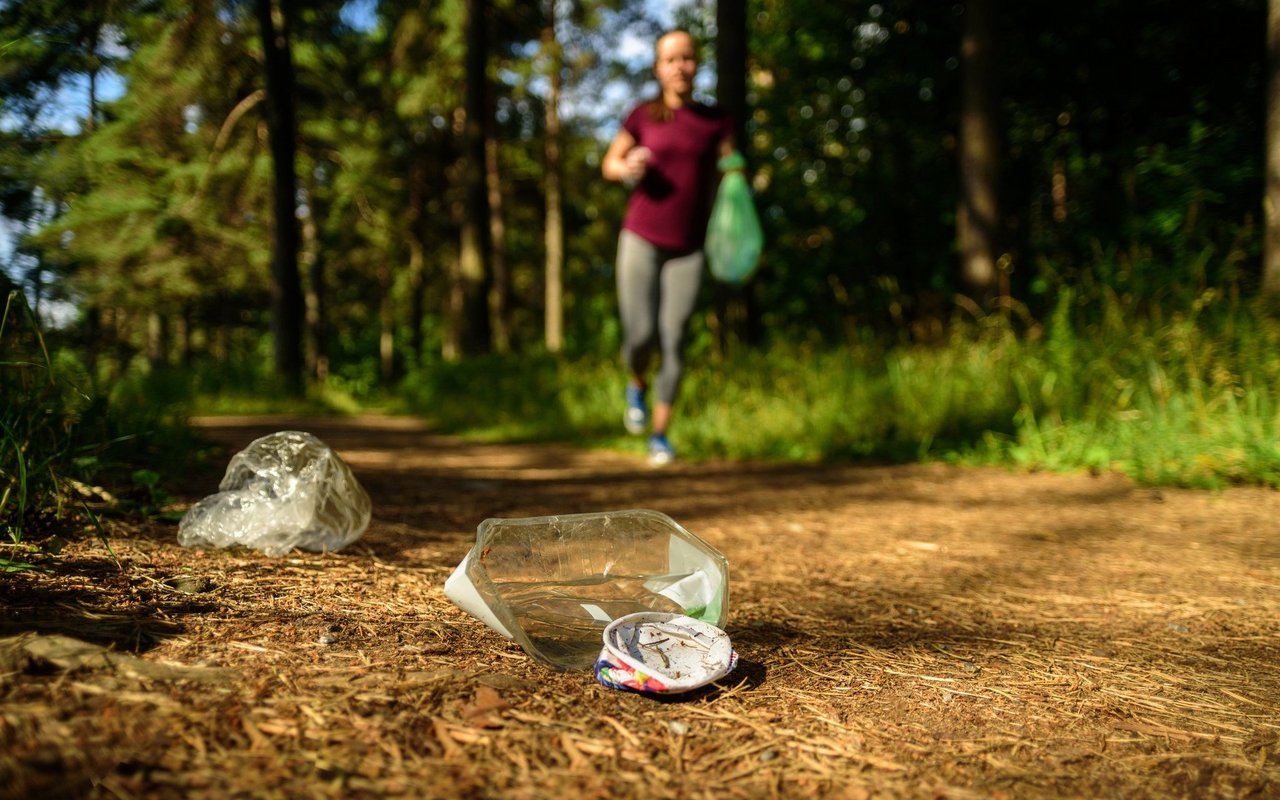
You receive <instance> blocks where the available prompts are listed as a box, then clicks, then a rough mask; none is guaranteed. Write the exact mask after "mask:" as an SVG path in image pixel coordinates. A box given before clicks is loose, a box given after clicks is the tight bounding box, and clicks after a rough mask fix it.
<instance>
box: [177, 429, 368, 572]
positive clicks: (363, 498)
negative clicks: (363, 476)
mask: <svg viewBox="0 0 1280 800" xmlns="http://www.w3.org/2000/svg"><path fill="white" fill-rule="evenodd" d="M218 489H219V491H218V493H217V494H211V495H209V496H208V497H206V498H204V499H203V500H201V501H200V502H198V503H196V504H195V505H194V506H192V507H191V510H190V511H188V512H187V513H186V515H185V516H184V517H183V518H182V521H181V522H180V523H179V525H178V543H179V544H181V545H182V546H183V547H202V546H206V545H211V546H213V547H232V546H234V545H243V546H246V547H252V548H255V549H257V550H261V551H262V552H264V553H266V554H267V555H269V556H280V555H284V554H285V553H287V552H289V551H290V550H292V549H294V548H295V547H297V548H300V549H302V550H311V551H313V552H323V551H327V550H339V549H341V548H343V547H346V546H347V545H349V544H351V543H352V542H354V541H355V540H356V539H359V538H360V536H361V534H363V533H364V530H365V528H367V527H368V526H369V518H370V516H371V512H372V503H371V502H370V500H369V495H368V493H367V492H365V490H364V487H362V486H361V485H360V483H359V482H358V481H357V480H356V478H355V475H353V474H352V473H351V468H350V467H348V466H347V463H346V462H345V461H343V460H342V459H341V458H339V457H338V454H337V453H335V452H334V451H333V450H332V449H330V448H329V446H328V445H326V444H325V443H324V442H322V441H320V440H319V439H318V438H316V437H315V436H313V435H312V434H310V433H306V432H303V431H279V432H277V433H272V434H269V435H267V436H263V437H262V438H260V439H257V440H255V441H253V442H251V443H250V444H249V446H248V447H246V448H245V449H244V450H242V451H240V452H239V453H236V454H235V455H234V456H232V457H231V461H230V463H228V464H227V472H226V475H224V476H223V478H222V482H221V483H219V484H218Z"/></svg>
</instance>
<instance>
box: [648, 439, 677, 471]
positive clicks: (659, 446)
mask: <svg viewBox="0 0 1280 800" xmlns="http://www.w3.org/2000/svg"><path fill="white" fill-rule="evenodd" d="M675 457H676V449H675V448H674V447H672V446H671V442H668V441H667V437H665V436H663V435H662V434H660V433H655V434H654V435H652V436H650V437H649V463H650V464H653V465H655V466H660V465H662V464H670V463H671V462H672V461H674V460H675Z"/></svg>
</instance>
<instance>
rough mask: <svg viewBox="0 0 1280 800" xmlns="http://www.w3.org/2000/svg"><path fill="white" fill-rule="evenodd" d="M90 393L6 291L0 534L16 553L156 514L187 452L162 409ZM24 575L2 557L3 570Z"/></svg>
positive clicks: (0, 342) (80, 370)
mask: <svg viewBox="0 0 1280 800" xmlns="http://www.w3.org/2000/svg"><path fill="white" fill-rule="evenodd" d="M91 385H92V379H91V376H90V375H89V372H88V370H87V369H86V368H85V366H84V364H83V362H82V361H81V360H80V359H79V358H78V357H77V356H76V355H75V354H74V353H73V352H72V351H71V350H69V349H67V348H59V347H56V346H51V345H50V343H49V341H48V340H47V338H46V335H45V333H44V332H43V331H42V329H41V327H40V325H39V323H38V321H37V320H36V318H35V315H34V314H32V312H31V310H30V308H29V307H28V306H27V304H26V301H25V299H24V298H23V296H22V295H21V293H20V292H18V291H11V292H9V293H8V295H7V296H6V298H5V303H4V307H3V314H0V398H2V399H0V535H2V536H3V538H4V539H5V540H7V545H8V546H9V548H10V550H11V551H13V552H30V547H31V545H32V543H33V542H35V541H37V540H40V539H42V538H43V539H47V538H49V537H52V536H53V535H54V534H60V533H68V532H73V531H75V530H84V531H90V532H93V533H94V534H95V535H99V536H101V535H102V532H103V528H102V526H101V524H100V521H99V516H100V515H101V514H102V513H121V512H133V511H141V512H143V513H160V512H161V511H162V508H161V506H162V505H163V499H164V498H165V497H166V495H165V493H164V490H163V487H162V485H161V484H162V481H163V477H162V476H163V474H164V472H165V471H167V470H169V469H170V468H174V469H176V468H177V467H176V466H175V465H176V464H178V463H181V461H182V459H183V458H185V457H186V455H187V454H189V453H190V448H189V447H188V446H187V445H188V443H189V442H190V436H189V435H188V434H187V433H186V430H185V427H184V426H183V425H181V424H180V423H179V422H178V421H177V420H176V419H175V418H174V417H173V416H172V415H171V414H169V413H168V412H167V411H166V409H165V408H164V407H163V406H162V405H157V404H154V403H139V402H135V401H126V402H112V401H111V400H110V399H109V398H108V397H106V396H104V395H101V394H98V393H95V392H94V391H92V389H91V388H90V387H91ZM140 466H145V468H140ZM139 498H140V499H141V500H140V502H135V499H139ZM28 566H29V565H27V564H25V563H24V562H21V561H18V560H17V557H16V556H15V557H12V558H11V557H8V556H4V557H0V569H15V568H26V567H28Z"/></svg>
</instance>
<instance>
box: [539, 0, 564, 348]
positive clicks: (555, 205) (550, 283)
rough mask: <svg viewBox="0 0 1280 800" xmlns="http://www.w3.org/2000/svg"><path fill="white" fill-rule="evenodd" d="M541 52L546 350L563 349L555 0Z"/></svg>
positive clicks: (558, 52) (559, 59)
mask: <svg viewBox="0 0 1280 800" xmlns="http://www.w3.org/2000/svg"><path fill="white" fill-rule="evenodd" d="M542 46H543V53H544V54H545V56H546V60H547V78H548V80H549V88H548V90H547V140H546V185H545V192H546V220H545V231H544V241H545V250H546V264H545V281H546V294H545V300H544V304H545V309H544V312H543V313H544V320H543V336H544V337H545V339H546V345H547V351H548V352H551V353H559V352H560V351H561V350H563V349H564V215H563V212H562V211H561V200H562V199H563V198H562V191H563V189H562V186H561V182H560V177H561V175H562V174H563V167H562V165H561V163H560V144H561V142H560V140H561V137H560V108H559V106H560V72H561V70H562V69H563V67H564V59H563V54H562V53H561V50H560V41H559V39H557V38H556V0H547V27H546V28H545V29H544V30H543V32H542Z"/></svg>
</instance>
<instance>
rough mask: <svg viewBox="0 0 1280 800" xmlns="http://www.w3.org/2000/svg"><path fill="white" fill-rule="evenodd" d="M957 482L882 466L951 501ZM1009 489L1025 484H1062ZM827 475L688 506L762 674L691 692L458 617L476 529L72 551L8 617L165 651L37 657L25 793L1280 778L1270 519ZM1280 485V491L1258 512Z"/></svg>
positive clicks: (1000, 791)
mask: <svg viewBox="0 0 1280 800" xmlns="http://www.w3.org/2000/svg"><path fill="white" fill-rule="evenodd" d="M886 475H887V477H886ZM952 475H953V473H951V472H949V471H945V470H943V471H937V470H934V471H928V470H925V471H923V472H921V471H915V472H908V473H902V474H891V473H885V474H881V475H880V477H879V478H878V480H901V481H904V483H902V484H901V485H899V486H896V487H888V488H889V489H893V491H889V492H887V493H888V494H890V495H892V496H894V497H899V498H907V499H904V500H902V502H903V503H907V504H909V503H910V502H915V503H916V504H917V505H919V502H920V501H919V496H921V495H933V494H934V493H938V494H939V496H941V495H945V494H946V493H947V488H946V487H944V486H942V485H941V484H942V483H943V482H945V481H947V480H951V479H952V477H951V476H952ZM980 475H981V477H982V480H984V481H987V482H989V483H992V484H993V485H991V486H990V487H988V490H989V491H990V492H992V493H993V496H1000V495H1004V496H1013V494H1012V492H1011V489H1012V487H1013V486H1016V485H1022V486H1024V488H1025V483H1023V484H1020V483H1019V481H1022V482H1025V481H1046V480H1048V481H1054V480H1060V479H1057V478H1044V477H1035V476H1004V475H1000V474H986V473H980ZM685 477H687V478H689V479H690V481H692V483H693V484H698V485H699V490H700V491H709V490H710V486H711V484H710V482H711V481H713V480H715V481H720V480H723V478H713V477H708V476H703V475H700V474H698V473H690V474H688V475H686V476H685ZM757 477H758V476H757ZM806 478H807V479H806V481H805V482H804V485H812V486H814V494H813V496H812V497H809V498H806V497H804V496H798V497H794V498H793V500H794V502H792V503H791V504H790V505H789V506H783V505H782V504H779V503H770V502H769V498H767V497H765V498H761V499H762V502H761V503H760V504H759V505H751V504H749V503H748V504H745V505H744V504H742V503H734V504H731V507H726V509H725V510H724V511H723V513H711V512H704V513H703V514H702V515H701V516H698V515H697V513H696V512H695V510H694V509H693V508H692V507H690V508H689V509H686V511H687V512H688V516H689V517H690V518H691V519H692V520H693V522H695V523H697V524H696V525H694V524H690V527H691V528H694V529H695V530H696V531H697V532H699V533H700V534H702V535H703V536H704V537H705V538H707V539H709V540H710V541H712V542H713V543H714V544H716V545H717V546H719V547H721V548H722V549H724V550H725V552H726V553H728V554H729V555H730V558H731V562H732V564H733V568H734V574H733V580H732V584H731V585H732V593H733V597H732V600H731V603H732V608H733V613H732V617H731V619H730V621H729V623H728V625H727V629H728V630H729V633H730V635H731V636H732V637H733V640H734V643H735V646H736V647H737V649H738V651H739V653H740V654H741V656H742V664H741V666H740V668H739V669H738V671H737V672H736V673H734V674H733V675H731V676H730V678H729V679H727V680H726V681H724V682H723V683H722V684H721V685H720V686H718V687H715V688H713V689H712V690H709V691H705V692H701V693H698V694H696V695H693V696H689V697H686V698H683V699H681V700H678V701H659V700H655V699H652V698H647V697H642V696H638V695H632V694H627V693H622V692H617V691H613V690H609V689H605V688H604V687H601V686H599V685H597V684H596V683H594V682H593V680H592V678H591V676H590V675H589V674H587V673H577V672H555V671H551V670H548V669H546V668H545V667H543V666H541V665H539V664H537V663H535V662H533V661H531V660H530V659H529V658H527V657H526V656H525V655H524V654H523V653H522V652H521V651H520V650H519V649H518V648H517V647H515V646H514V645H512V644H511V643H509V642H507V641H506V640H504V639H502V638H501V637H499V636H497V635H496V634H494V633H492V632H490V631H488V630H487V629H485V628H484V627H483V626H482V625H480V624H479V623H477V622H475V621H474V620H472V619H470V618H469V617H467V616H466V615H465V614H463V613H462V612H461V611H459V610H458V609H456V608H455V607H453V606H452V605H451V604H450V603H449V602H448V601H447V600H446V599H445V597H444V595H443V592H442V584H443V580H444V578H445V577H446V576H447V575H448V572H449V571H450V569H451V568H452V566H453V565H454V564H456V562H457V561H458V559H459V558H460V557H461V555H462V553H463V552H465V550H466V548H467V546H468V544H469V539H470V537H471V535H472V534H471V531H470V530H468V529H467V528H466V527H464V526H460V525H459V526H456V529H453V530H448V531H444V532H441V531H424V530H418V529H415V528H414V527H413V526H411V525H406V524H403V523H399V522H394V521H392V522H388V521H378V522H375V524H374V526H373V527H372V528H371V529H370V531H369V533H368V534H367V535H366V537H365V538H364V539H363V540H361V542H360V543H358V544H357V545H356V546H355V547H353V548H352V549H351V550H350V551H349V552H345V553H340V554H328V555H311V554H295V555H293V556H290V557H288V558H283V559H272V558H267V557H265V556H261V555H258V554H255V553H249V552H243V551H187V550H183V549H182V548H179V547H178V546H177V545H176V544H175V543H174V541H173V529H172V528H166V527H162V526H152V527H147V528H136V527H133V528H126V527H123V526H120V527H116V528H113V529H112V530H111V531H110V533H111V539H110V541H111V543H112V549H113V551H114V558H113V556H112V555H111V554H109V553H108V552H107V551H106V550H105V549H104V548H103V546H102V545H101V544H100V543H98V542H96V541H94V540H92V539H85V540H82V541H76V542H72V543H71V544H69V545H68V546H67V547H66V548H65V549H64V550H63V551H62V552H61V553H60V554H59V555H57V556H56V557H55V556H50V557H48V558H47V559H45V561H44V562H43V563H42V565H45V566H48V567H49V568H50V570H51V571H50V572H47V573H44V572H23V573H17V574H9V575H5V576H3V577H0V598H2V599H3V600H4V606H3V608H4V611H3V617H2V618H0V623H3V624H2V627H0V632H2V633H4V634H13V633H16V632H18V631H40V632H42V633H43V634H46V635H50V636H51V635H55V634H59V635H67V636H73V637H76V638H78V639H81V640H85V641H89V642H96V643H100V644H102V645H106V646H107V647H109V648H110V650H111V651H113V652H116V653H120V654H121V655H122V656H123V655H125V654H129V653H134V654H137V656H139V657H140V659H134V660H132V661H130V660H126V659H123V658H122V659H119V660H117V661H114V662H112V661H104V660H103V659H102V658H97V659H96V660H95V659H93V658H88V659H85V660H83V661H81V662H79V663H74V662H71V663H63V664H61V665H59V664H56V663H53V662H49V661H44V662H41V661H40V660H39V659H37V658H34V657H30V658H27V660H26V661H25V662H21V661H19V662H12V661H11V662H10V664H9V667H8V670H9V671H8V672H7V673H6V674H4V675H3V676H2V677H0V795H3V796H5V797H24V796H41V797H58V796H67V797H73V796H74V797H79V796H98V797H143V796H145V797H191V798H224V797H228V796H261V797H302V796H306V797H353V796H369V797H374V796H377V797H384V796H415V797H514V798H521V797H527V798H535V797H536V798H543V797H548V796H556V795H560V796H564V797H606V796H607V797H622V798H628V797H633V798H667V797H717V798H718V797H749V798H756V797H811V796H830V797H850V798H858V797H873V796H874V797H953V798H967V797H1063V796H1068V797H1098V796H1108V797H1248V796H1257V797H1265V796H1272V797H1274V796H1276V795H1277V794H1278V793H1280V715H1277V713H1276V706H1277V700H1280V681H1278V680H1277V678H1276V677H1275V675H1276V670H1275V665H1276V663H1277V656H1280V647H1277V638H1276V637H1277V627H1278V623H1277V621H1278V620H1280V595H1278V593H1277V588H1280V569H1278V568H1277V560H1276V559H1275V558H1274V555H1275V554H1274V544H1272V543H1273V542H1274V538H1273V537H1274V536H1275V534H1274V532H1272V531H1264V532H1263V533H1262V537H1263V538H1262V539H1261V540H1259V539H1258V538H1257V535H1258V532H1257V531H1256V530H1252V531H1251V530H1250V529H1248V527H1247V526H1244V527H1242V526H1241V524H1239V522H1238V521H1237V523H1234V524H1233V525H1232V526H1230V527H1231V530H1232V531H1234V533H1231V534H1230V535H1226V534H1224V535H1222V536H1220V537H1218V538H1217V539H1214V538H1212V537H1210V538H1208V539H1206V538H1205V537H1204V536H1202V535H1200V534H1201V533H1202V531H1198V530H1195V529H1194V528H1193V526H1190V525H1186V524H1183V522H1185V521H1187V520H1196V519H1201V516H1199V515H1201V513H1202V512H1201V511H1200V510H1198V509H1199V508H1200V506H1198V505H1197V504H1198V503H1203V502H1205V500H1204V496H1202V495H1195V494H1194V493H1187V494H1185V495H1184V494H1181V493H1172V494H1168V495H1166V496H1165V498H1164V499H1163V500H1162V502H1161V504H1160V507H1159V509H1158V513H1156V514H1155V515H1154V522H1152V523H1150V524H1155V525H1164V526H1165V529H1164V530H1162V531H1160V532H1159V536H1155V537H1152V536H1137V535H1136V534H1135V535H1132V536H1131V535H1129V534H1126V533H1124V532H1123V531H1121V532H1120V534H1119V535H1117V536H1116V537H1114V538H1112V539H1109V540H1108V541H1107V542H1105V543H1097V542H1095V543H1092V544H1088V543H1082V541H1083V537H1078V536H1073V535H1071V533H1070V530H1069V528H1070V526H1055V525H1052V524H1048V525H1046V524H1045V519H1048V518H1045V519H1039V520H1037V521H1036V522H1035V523H1034V524H1031V525H1030V528H1027V526H1026V525H1024V526H1023V527H1021V528H1019V527H1018V526H1017V525H1015V524H1014V523H1012V522H1009V521H1003V522H1002V521H1001V520H1000V519H995V518H992V517H991V515H990V514H989V513H987V514H985V522H984V524H983V525H982V526H975V525H973V524H970V523H969V522H966V516H965V515H966V514H970V513H980V510H975V509H972V508H970V509H968V510H966V508H965V503H966V502H970V501H972V500H973V495H972V492H974V491H976V490H974V489H973V488H972V483H971V482H972V480H973V478H972V477H970V478H969V479H968V480H969V481H970V483H966V484H964V485H965V486H966V487H968V488H967V489H966V490H965V491H968V492H969V493H970V495H969V496H968V500H966V497H965V496H963V493H962V492H958V491H955V487H954V486H953V487H951V490H952V491H951V495H952V501H953V502H956V503H957V504H958V505H956V506H954V507H951V508H949V509H948V510H947V511H946V513H941V514H940V515H939V516H937V517H935V518H932V520H931V521H926V520H925V519H923V518H918V519H916V520H915V521H914V522H911V521H910V520H905V519H904V518H903V517H902V516H901V515H902V514H904V513H907V512H906V511H904V510H903V509H902V508H896V507H892V504H890V505H889V506H885V507H882V508H880V509H879V511H878V512H877V513H878V516H876V520H878V522H877V523H876V524H871V522H870V520H868V519H867V518H866V517H865V516H861V515H858V514H855V513H851V512H853V511H855V510H857V508H858V507H859V504H860V503H864V502H872V501H871V500H868V499H866V497H869V495H868V496H866V497H863V496H859V497H853V496H852V495H851V496H849V497H845V496H844V495H841V494H840V490H839V489H838V488H833V487H838V486H842V485H846V484H847V485H849V486H853V485H854V483H855V482H854V481H852V480H850V479H849V476H848V474H842V475H835V476H830V480H827V481H826V482H825V483H824V482H823V481H821V480H816V479H815V476H814V475H812V474H811V475H808V476H806ZM1061 480H1066V479H1061ZM1071 480H1077V479H1071ZM1078 480H1081V481H1088V479H1085V478H1081V479H1078ZM782 482H783V483H785V481H782ZM913 482H914V483H913ZM1006 482H1009V483H1008V485H1005V483H1006ZM860 485H861V484H860ZM1072 485H1073V486H1074V484H1072ZM752 486H754V487H755V489H756V490H757V491H764V490H762V489H760V485H758V484H752ZM1040 486H1041V488H1044V484H1040ZM913 487H914V489H913ZM448 489H449V487H444V489H443V490H442V493H443V494H446V495H447V494H448ZM750 489H751V487H743V486H736V487H729V489H726V491H733V492H736V493H737V494H736V495H735V496H737V497H746V496H748V495H746V494H742V492H744V491H748V490H750ZM791 489H792V491H794V492H801V491H803V490H802V488H800V486H799V484H797V485H793V486H792V487H791ZM850 491H852V490H850ZM881 491H882V492H885V491H886V487H884V486H881ZM912 497H914V498H915V499H914V500H911V498H912ZM1135 497H1136V499H1135ZM1128 498H1129V500H1131V501H1135V502H1136V501H1138V500H1142V499H1143V497H1142V496H1140V495H1138V496H1128ZM1227 498H1228V499H1237V497H1236V496H1235V495H1231V494H1230V493H1228V494H1227ZM1260 498H1261V499H1262V500H1263V501H1264V503H1274V499H1271V498H1269V497H1268V496H1266V495H1262V494H1247V495H1243V496H1239V498H1238V499H1239V500H1240V501H1241V502H1242V503H1246V504H1248V503H1257V502H1258V501H1259V499H1260ZM629 499H630V498H628V497H627V496H626V493H625V491H624V490H619V496H618V500H619V502H618V503H617V504H616V506H615V507H624V506H627V505H639V504H638V503H631V502H628V500H629ZM437 502H438V503H439V510H440V511H441V513H460V512H459V511H458V509H457V508H453V510H452V511H450V510H449V508H447V506H448V503H449V502H450V501H448V500H447V499H443V498H438V499H437ZM454 502H462V500H459V499H457V498H455V500H454ZM529 505H530V507H531V508H533V509H537V508H538V506H537V502H536V500H535V501H534V502H531V503H530V504H529ZM671 505H678V504H676V503H675V502H674V501H673V502H672V503H671ZM769 508H777V509H780V510H778V511H777V512H774V511H769V510H766V509H769ZM1270 508H1271V510H1274V506H1270ZM677 510H678V509H677ZM1264 510H1265V509H1264ZM1221 511H1222V507H1221V506H1220V505H1219V506H1217V507H1216V511H1215V510H1214V509H1209V510H1206V511H1204V512H1203V518H1205V519H1207V518H1209V517H1211V516H1212V515H1213V514H1214V513H1218V514H1219V516H1221ZM544 513H545V512H544ZM1010 513H1011V515H1012V517H1011V519H1014V518H1018V519H1023V520H1024V521H1025V520H1026V519H1028V517H1027V511H1026V509H1023V510H1021V511H1019V510H1018V509H1016V508H1015V509H1011V510H1010ZM1100 513H1101V512H1100ZM1106 513H1111V514H1115V513H1117V511H1116V509H1114V508H1112V509H1110V510H1109V511H1108V512H1106ZM1241 513H1245V514H1250V513H1255V512H1254V511H1244V512H1241ZM677 518H679V517H677ZM1171 520H1174V521H1177V520H1182V521H1183V522H1178V523H1177V524H1174V523H1173V522H1171ZM687 524H688V523H687ZM1084 524H1085V523H1084V522H1081V525H1084ZM1028 529H1030V530H1032V532H1033V534H1034V532H1035V531H1041V533H1039V534H1034V535H1030V534H1028V533H1027V530H1028ZM1045 531H1047V532H1045ZM1268 537H1272V538H1268ZM1193 539H1194V540H1195V541H1196V542H1198V543H1199V544H1198V545H1197V547H1194V548H1193V547H1191V542H1192V540H1193ZM815 556H817V557H815ZM140 662H142V663H145V664H150V665H168V666H167V669H169V670H170V671H168V672H163V673H159V674H155V673H150V672H148V670H147V669H146V668H144V667H141V666H140ZM184 671H185V673H184Z"/></svg>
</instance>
